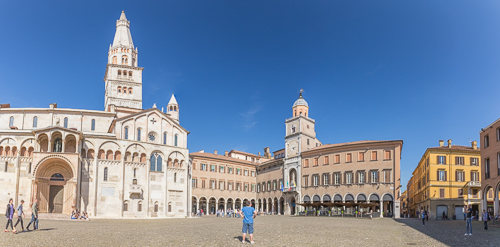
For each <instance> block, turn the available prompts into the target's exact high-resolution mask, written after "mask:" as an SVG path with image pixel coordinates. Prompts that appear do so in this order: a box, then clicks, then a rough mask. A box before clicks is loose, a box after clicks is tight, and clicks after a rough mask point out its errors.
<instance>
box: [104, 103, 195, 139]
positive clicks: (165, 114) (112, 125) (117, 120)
mask: <svg viewBox="0 0 500 247" xmlns="http://www.w3.org/2000/svg"><path fill="white" fill-rule="evenodd" d="M150 111H156V112H157V113H161V114H162V115H163V116H164V117H166V118H167V119H168V120H170V121H171V122H172V123H173V124H174V125H176V126H177V127H179V128H180V129H182V130H184V131H186V133H188V134H189V133H190V132H189V131H188V130H186V129H184V127H182V126H181V125H180V124H179V123H178V122H177V121H175V120H174V119H172V118H171V117H170V116H169V115H168V114H167V113H165V112H162V111H160V110H158V108H150V109H147V110H141V111H139V112H137V113H134V114H131V115H127V116H123V117H121V118H116V119H115V120H114V121H113V123H111V126H110V127H109V131H112V129H113V128H114V125H115V124H116V123H117V122H119V121H122V120H124V119H129V118H131V117H134V116H137V115H140V114H143V113H147V112H150Z"/></svg>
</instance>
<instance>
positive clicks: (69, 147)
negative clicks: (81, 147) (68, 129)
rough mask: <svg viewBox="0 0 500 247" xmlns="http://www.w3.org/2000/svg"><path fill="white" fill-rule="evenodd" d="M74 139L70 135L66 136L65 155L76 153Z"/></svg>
mask: <svg viewBox="0 0 500 247" xmlns="http://www.w3.org/2000/svg"><path fill="white" fill-rule="evenodd" d="M76 146H77V143H76V137H75V136H74V135H72V134H69V135H66V137H65V140H64V152H65V153H75V152H76Z"/></svg>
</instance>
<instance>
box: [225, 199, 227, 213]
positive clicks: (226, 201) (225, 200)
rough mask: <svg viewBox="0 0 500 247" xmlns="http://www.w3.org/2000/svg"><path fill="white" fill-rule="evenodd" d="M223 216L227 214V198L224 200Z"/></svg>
mask: <svg viewBox="0 0 500 247" xmlns="http://www.w3.org/2000/svg"><path fill="white" fill-rule="evenodd" d="M224 216H227V200H225V201H224Z"/></svg>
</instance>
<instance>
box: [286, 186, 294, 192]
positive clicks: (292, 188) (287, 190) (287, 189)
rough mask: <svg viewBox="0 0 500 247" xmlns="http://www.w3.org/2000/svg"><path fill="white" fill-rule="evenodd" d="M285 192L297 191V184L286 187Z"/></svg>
mask: <svg viewBox="0 0 500 247" xmlns="http://www.w3.org/2000/svg"><path fill="white" fill-rule="evenodd" d="M283 192H297V187H295V186H291V187H284V188H283Z"/></svg>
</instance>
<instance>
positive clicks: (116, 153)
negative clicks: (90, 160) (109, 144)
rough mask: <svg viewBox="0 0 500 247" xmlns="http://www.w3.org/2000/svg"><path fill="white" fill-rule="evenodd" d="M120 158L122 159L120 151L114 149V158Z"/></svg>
mask: <svg viewBox="0 0 500 247" xmlns="http://www.w3.org/2000/svg"><path fill="white" fill-rule="evenodd" d="M121 159H122V153H121V152H120V151H116V152H115V158H114V160H121Z"/></svg>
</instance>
